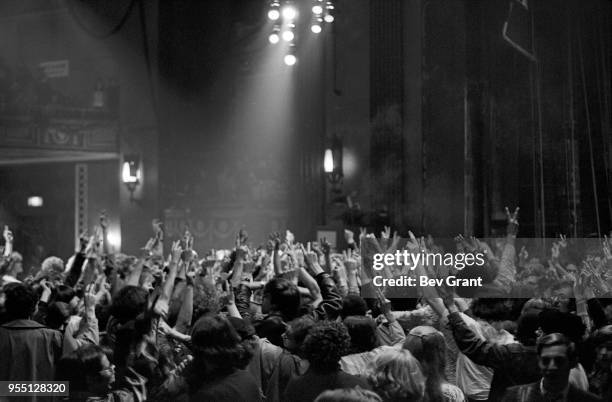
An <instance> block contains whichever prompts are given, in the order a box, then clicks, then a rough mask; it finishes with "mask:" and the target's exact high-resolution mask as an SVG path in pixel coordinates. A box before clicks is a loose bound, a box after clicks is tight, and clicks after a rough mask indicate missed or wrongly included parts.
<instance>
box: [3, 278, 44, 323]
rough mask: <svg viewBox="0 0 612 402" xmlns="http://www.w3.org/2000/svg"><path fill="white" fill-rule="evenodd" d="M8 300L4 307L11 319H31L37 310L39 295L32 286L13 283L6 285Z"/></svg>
mask: <svg viewBox="0 0 612 402" xmlns="http://www.w3.org/2000/svg"><path fill="white" fill-rule="evenodd" d="M4 293H5V297H6V300H5V302H4V308H5V311H6V314H7V316H8V317H9V318H10V319H11V320H19V319H22V320H24V319H29V318H30V317H32V316H33V315H34V312H35V311H36V305H37V304H38V295H37V294H36V291H35V290H34V289H32V287H30V286H28V285H24V284H21V283H14V284H13V283H11V284H8V285H6V286H5V288H4Z"/></svg>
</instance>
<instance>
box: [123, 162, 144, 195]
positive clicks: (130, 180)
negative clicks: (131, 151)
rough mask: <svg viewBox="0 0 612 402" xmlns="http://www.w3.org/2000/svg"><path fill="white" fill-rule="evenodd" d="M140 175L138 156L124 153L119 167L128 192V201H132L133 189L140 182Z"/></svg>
mask: <svg viewBox="0 0 612 402" xmlns="http://www.w3.org/2000/svg"><path fill="white" fill-rule="evenodd" d="M141 176H142V172H141V169H140V156H138V155H125V156H124V158H123V167H122V169H121V180H122V181H123V184H125V186H126V187H127V189H128V191H129V192H130V202H133V201H134V190H136V187H138V185H139V184H140V180H141Z"/></svg>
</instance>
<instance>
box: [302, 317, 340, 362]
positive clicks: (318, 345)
mask: <svg viewBox="0 0 612 402" xmlns="http://www.w3.org/2000/svg"><path fill="white" fill-rule="evenodd" d="M350 346H351V337H350V336H349V333H348V331H347V329H346V327H345V326H344V325H343V324H341V323H338V322H332V321H321V322H318V323H316V324H315V325H314V326H313V327H312V328H311V329H310V331H309V332H308V335H307V336H306V339H305V340H304V344H303V346H302V350H303V354H304V357H305V358H306V359H307V360H308V362H309V363H310V367H311V369H313V370H315V371H318V372H329V371H335V370H337V369H338V367H339V363H340V359H341V358H342V356H345V355H346V354H347V352H348V350H349V348H350Z"/></svg>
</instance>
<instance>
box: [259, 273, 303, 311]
mask: <svg viewBox="0 0 612 402" xmlns="http://www.w3.org/2000/svg"><path fill="white" fill-rule="evenodd" d="M300 303H301V299H300V292H299V290H298V287H297V286H296V285H294V284H293V283H292V282H291V281H289V280H288V279H284V278H273V279H272V280H270V281H269V282H268V283H266V286H265V287H264V291H263V301H262V305H261V311H262V312H263V313H264V314H268V313H270V312H277V313H280V314H281V315H282V316H283V318H284V320H285V321H290V320H292V319H294V318H296V317H297V315H298V311H299V309H300Z"/></svg>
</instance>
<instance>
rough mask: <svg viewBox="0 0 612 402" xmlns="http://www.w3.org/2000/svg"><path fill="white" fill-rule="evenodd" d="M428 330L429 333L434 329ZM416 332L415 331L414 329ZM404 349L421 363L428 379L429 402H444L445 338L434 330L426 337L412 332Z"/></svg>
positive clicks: (427, 392) (407, 337) (427, 394)
mask: <svg viewBox="0 0 612 402" xmlns="http://www.w3.org/2000/svg"><path fill="white" fill-rule="evenodd" d="M421 328H427V329H428V331H430V330H429V329H430V328H431V330H433V328H432V327H421ZM413 331H414V329H413ZM404 349H406V350H408V351H410V353H412V355H413V356H414V357H415V358H416V359H417V360H418V361H419V363H421V367H422V368H423V374H424V375H425V377H426V378H427V380H426V384H425V385H426V386H425V394H426V397H427V400H428V402H442V401H443V400H444V398H443V395H442V384H444V383H446V382H447V380H446V375H445V374H444V369H445V367H446V342H445V341H444V336H443V335H442V334H441V333H440V332H438V331H435V330H433V331H432V332H428V333H426V334H425V335H417V334H413V333H412V331H411V333H409V334H408V335H407V336H406V341H404Z"/></svg>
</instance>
